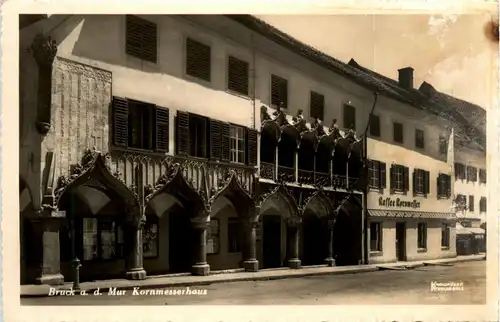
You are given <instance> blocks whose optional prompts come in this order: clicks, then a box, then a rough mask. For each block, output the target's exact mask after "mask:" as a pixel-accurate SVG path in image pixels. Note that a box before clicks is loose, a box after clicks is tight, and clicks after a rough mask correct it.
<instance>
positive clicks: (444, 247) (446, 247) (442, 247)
mask: <svg viewBox="0 0 500 322" xmlns="http://www.w3.org/2000/svg"><path fill="white" fill-rule="evenodd" d="M441 250H450V247H448V246H441Z"/></svg>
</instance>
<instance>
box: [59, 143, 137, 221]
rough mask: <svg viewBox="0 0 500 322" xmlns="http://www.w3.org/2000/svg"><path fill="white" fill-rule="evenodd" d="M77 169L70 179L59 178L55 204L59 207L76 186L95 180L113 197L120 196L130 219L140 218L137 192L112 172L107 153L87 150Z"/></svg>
mask: <svg viewBox="0 0 500 322" xmlns="http://www.w3.org/2000/svg"><path fill="white" fill-rule="evenodd" d="M76 169H77V170H76V171H74V173H73V174H72V175H71V176H70V178H69V180H68V179H66V178H65V177H60V178H59V180H58V185H57V189H56V191H55V197H56V198H55V205H56V206H57V207H59V206H60V205H62V204H61V203H62V201H63V200H64V199H66V198H67V197H68V196H69V195H70V194H71V193H73V192H74V190H75V188H77V187H79V186H84V185H87V183H89V182H91V181H94V182H98V183H99V184H100V185H101V186H102V188H104V189H105V191H106V192H107V193H109V194H110V195H111V196H112V197H113V198H116V197H118V198H120V199H121V201H123V203H124V208H125V210H126V211H127V216H128V219H133V220H137V219H139V218H138V217H140V216H141V212H140V206H139V201H138V198H137V194H136V193H135V192H133V191H132V190H130V189H129V188H128V187H127V186H126V185H125V183H124V182H123V181H121V180H120V179H118V178H117V177H116V176H115V175H113V174H112V173H111V172H110V169H109V168H108V166H107V165H106V156H105V155H103V154H102V153H100V152H94V151H87V152H86V153H85V154H84V157H83V158H82V164H81V165H78V166H77V167H76ZM75 172H76V173H75Z"/></svg>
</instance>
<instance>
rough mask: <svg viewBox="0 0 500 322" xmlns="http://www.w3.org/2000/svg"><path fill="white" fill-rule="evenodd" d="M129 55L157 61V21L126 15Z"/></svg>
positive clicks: (126, 49) (127, 50) (127, 49)
mask: <svg viewBox="0 0 500 322" xmlns="http://www.w3.org/2000/svg"><path fill="white" fill-rule="evenodd" d="M125 32H126V48H125V51H126V53H127V55H131V56H134V57H137V58H139V59H143V60H147V61H150V62H153V63H156V60H157V38H158V32H157V26H156V24H155V23H153V22H151V21H148V20H145V19H142V18H139V17H136V16H133V15H128V16H127V17H126V31H125Z"/></svg>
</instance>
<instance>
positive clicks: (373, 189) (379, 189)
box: [368, 187, 384, 193]
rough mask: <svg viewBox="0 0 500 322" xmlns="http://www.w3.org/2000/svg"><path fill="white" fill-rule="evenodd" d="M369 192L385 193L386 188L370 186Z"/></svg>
mask: <svg viewBox="0 0 500 322" xmlns="http://www.w3.org/2000/svg"><path fill="white" fill-rule="evenodd" d="M368 191H369V192H378V193H384V189H382V188H377V187H368Z"/></svg>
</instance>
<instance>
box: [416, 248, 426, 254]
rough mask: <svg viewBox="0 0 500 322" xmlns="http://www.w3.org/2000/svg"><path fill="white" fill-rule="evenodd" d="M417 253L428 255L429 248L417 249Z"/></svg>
mask: <svg viewBox="0 0 500 322" xmlns="http://www.w3.org/2000/svg"><path fill="white" fill-rule="evenodd" d="M417 253H427V248H419V249H417Z"/></svg>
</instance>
